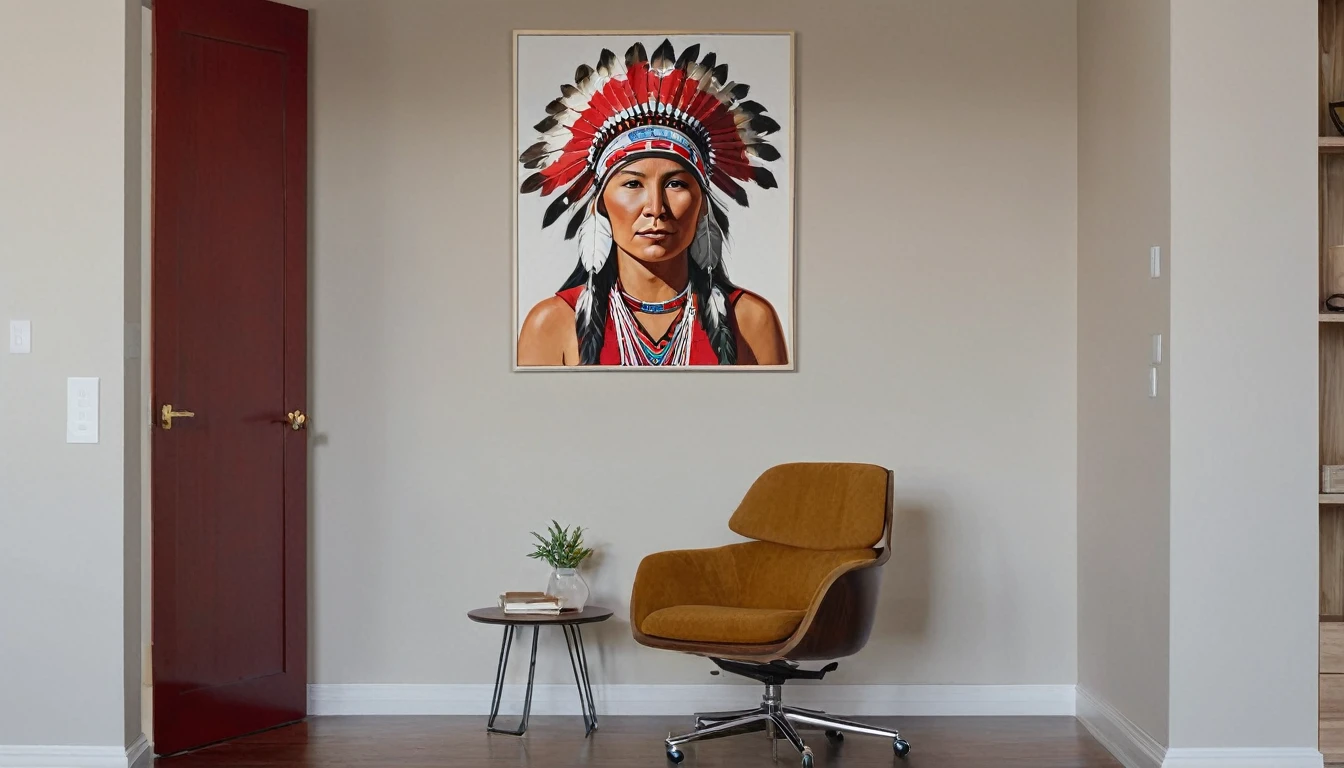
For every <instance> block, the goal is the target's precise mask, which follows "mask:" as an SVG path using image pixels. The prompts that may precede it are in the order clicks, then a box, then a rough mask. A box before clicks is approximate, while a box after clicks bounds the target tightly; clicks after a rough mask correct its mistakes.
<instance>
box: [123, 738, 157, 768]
mask: <svg viewBox="0 0 1344 768" xmlns="http://www.w3.org/2000/svg"><path fill="white" fill-rule="evenodd" d="M153 765H154V750H153V749H152V748H151V745H150V743H149V739H147V738H145V734H143V733H142V734H140V738H138V739H136V740H135V742H134V743H133V744H131V746H129V747H127V748H126V766H127V768H153Z"/></svg>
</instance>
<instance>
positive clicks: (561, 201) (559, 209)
mask: <svg viewBox="0 0 1344 768" xmlns="http://www.w3.org/2000/svg"><path fill="white" fill-rule="evenodd" d="M593 178H594V177H593V172H592V171H591V170H586V169H585V170H584V172H583V175H581V176H579V178H578V180H577V181H575V182H574V183H573V184H571V185H570V186H569V188H568V189H566V190H565V191H564V194H562V195H560V196H559V197H557V198H556V199H555V201H554V202H552V203H551V204H550V205H549V206H547V207H546V215H545V216H543V217H542V219H541V228H542V229H545V228H547V227H549V226H551V225H552V224H554V223H555V222H556V220H557V219H559V218H560V217H561V216H563V215H564V214H565V211H568V210H569V209H570V207H571V206H573V205H574V203H576V202H578V201H579V199H580V198H582V197H583V196H584V195H586V194H588V189H589V188H590V187H592V185H593ZM572 237H573V235H572V234H571V235H568V236H566V238H565V239H566V240H568V239H570V238H572Z"/></svg>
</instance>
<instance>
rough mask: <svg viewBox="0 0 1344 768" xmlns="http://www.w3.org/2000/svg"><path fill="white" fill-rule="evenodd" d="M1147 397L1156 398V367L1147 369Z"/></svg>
mask: <svg viewBox="0 0 1344 768" xmlns="http://www.w3.org/2000/svg"><path fill="white" fill-rule="evenodd" d="M1148 396H1149V397H1157V366H1156V365H1154V366H1153V367H1152V368H1149V369H1148Z"/></svg>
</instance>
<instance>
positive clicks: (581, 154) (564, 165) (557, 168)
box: [542, 142, 591, 179]
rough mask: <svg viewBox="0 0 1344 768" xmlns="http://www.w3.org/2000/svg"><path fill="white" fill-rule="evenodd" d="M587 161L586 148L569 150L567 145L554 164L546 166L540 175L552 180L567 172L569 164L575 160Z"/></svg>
mask: <svg viewBox="0 0 1344 768" xmlns="http://www.w3.org/2000/svg"><path fill="white" fill-rule="evenodd" d="M571 143H572V142H571ZM590 145H591V142H590ZM587 159H588V147H582V148H575V149H569V148H568V145H566V149H565V152H564V154H562V155H560V156H559V157H557V158H556V159H555V162H553V163H551V164H550V165H548V166H546V168H545V169H544V170H543V171H542V174H543V175H545V176H546V177H547V178H548V179H553V178H555V177H556V176H559V175H560V174H561V173H564V172H565V171H566V170H568V169H569V166H570V164H571V163H573V162H574V161H575V160H584V161H586V160H587Z"/></svg>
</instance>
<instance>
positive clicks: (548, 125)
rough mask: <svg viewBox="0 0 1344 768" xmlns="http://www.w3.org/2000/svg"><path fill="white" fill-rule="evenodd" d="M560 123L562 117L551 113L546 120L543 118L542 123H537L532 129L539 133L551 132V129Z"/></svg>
mask: <svg viewBox="0 0 1344 768" xmlns="http://www.w3.org/2000/svg"><path fill="white" fill-rule="evenodd" d="M559 124H560V119H559V118H557V117H556V116H555V115H551V116H550V117H548V118H546V119H545V120H542V121H541V122H540V123H537V124H536V125H534V126H532V130H534V131H536V132H537V133H550V132H551V129H552V128H554V127H555V126H557V125H559Z"/></svg>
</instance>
